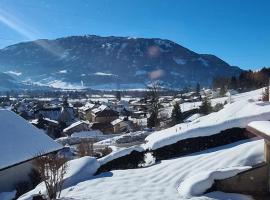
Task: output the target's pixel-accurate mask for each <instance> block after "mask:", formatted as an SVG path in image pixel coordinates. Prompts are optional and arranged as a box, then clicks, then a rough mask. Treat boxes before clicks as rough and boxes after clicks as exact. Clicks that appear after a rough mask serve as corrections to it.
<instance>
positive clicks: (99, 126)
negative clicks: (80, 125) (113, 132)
mask: <svg viewBox="0 0 270 200" xmlns="http://www.w3.org/2000/svg"><path fill="white" fill-rule="evenodd" d="M91 128H92V129H93V130H96V129H106V128H112V125H111V123H100V122H96V123H93V124H92V126H91Z"/></svg>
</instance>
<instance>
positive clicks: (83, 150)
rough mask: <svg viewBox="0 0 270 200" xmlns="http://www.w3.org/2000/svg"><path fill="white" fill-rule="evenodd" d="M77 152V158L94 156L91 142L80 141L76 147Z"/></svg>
mask: <svg viewBox="0 0 270 200" xmlns="http://www.w3.org/2000/svg"><path fill="white" fill-rule="evenodd" d="M77 152H78V156H79V157H83V156H93V155H94V148H93V142H91V141H82V142H81V143H80V144H79V145H78V146H77Z"/></svg>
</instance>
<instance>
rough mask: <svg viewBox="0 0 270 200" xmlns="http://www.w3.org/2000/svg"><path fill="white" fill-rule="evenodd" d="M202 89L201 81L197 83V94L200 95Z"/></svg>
mask: <svg viewBox="0 0 270 200" xmlns="http://www.w3.org/2000/svg"><path fill="white" fill-rule="evenodd" d="M200 91H201V85H200V83H197V85H196V94H197V95H200Z"/></svg>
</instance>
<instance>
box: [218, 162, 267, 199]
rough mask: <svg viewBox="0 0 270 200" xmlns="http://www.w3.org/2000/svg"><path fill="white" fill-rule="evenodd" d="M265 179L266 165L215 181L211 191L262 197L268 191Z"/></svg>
mask: <svg viewBox="0 0 270 200" xmlns="http://www.w3.org/2000/svg"><path fill="white" fill-rule="evenodd" d="M267 178H268V173H267V165H266V164H264V165H261V166H259V167H255V168H253V169H251V170H248V171H246V172H242V173H240V174H238V175H236V176H234V177H231V178H228V179H224V180H218V181H215V184H214V186H213V190H217V191H222V192H228V193H242V194H249V195H263V194H267V191H268V181H267Z"/></svg>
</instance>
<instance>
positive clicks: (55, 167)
mask: <svg viewBox="0 0 270 200" xmlns="http://www.w3.org/2000/svg"><path fill="white" fill-rule="evenodd" d="M66 161H67V160H66V159H65V158H63V157H59V156H58V155H57V154H49V155H47V156H40V157H38V158H37V159H36V168H37V170H38V172H39V174H40V177H41V180H42V181H43V182H44V183H45V186H46V190H47V195H48V199H49V200H55V199H56V198H59V197H60V195H61V191H62V188H63V183H64V181H63V179H64V175H65V174H66V172H67V167H68V166H67V162H66Z"/></svg>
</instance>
